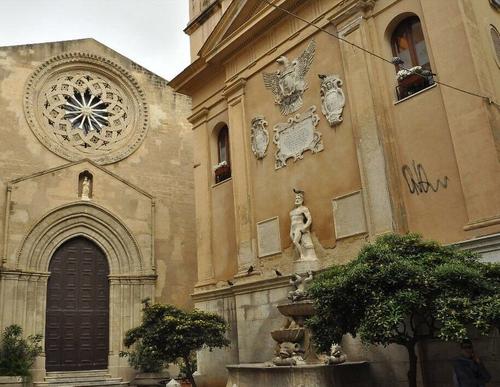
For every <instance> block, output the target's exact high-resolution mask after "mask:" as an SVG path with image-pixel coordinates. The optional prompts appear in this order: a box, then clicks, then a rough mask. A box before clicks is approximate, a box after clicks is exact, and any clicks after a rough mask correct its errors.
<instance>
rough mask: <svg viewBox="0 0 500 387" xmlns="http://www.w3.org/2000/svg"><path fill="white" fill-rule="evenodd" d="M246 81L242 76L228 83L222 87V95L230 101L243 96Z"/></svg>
mask: <svg viewBox="0 0 500 387" xmlns="http://www.w3.org/2000/svg"><path fill="white" fill-rule="evenodd" d="M246 83H247V81H246V79H244V78H238V79H237V80H236V81H234V82H232V83H230V84H229V85H227V86H226V87H225V88H224V91H223V92H222V95H223V96H224V98H226V99H227V100H228V101H232V100H234V99H235V98H238V97H241V96H243V94H245V85H246Z"/></svg>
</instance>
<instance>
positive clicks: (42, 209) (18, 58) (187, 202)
mask: <svg viewBox="0 0 500 387" xmlns="http://www.w3.org/2000/svg"><path fill="white" fill-rule="evenodd" d="M0 112H1V115H2V120H1V122H0V133H2V140H1V141H0V149H1V151H0V190H1V191H2V192H3V194H2V195H0V208H2V214H3V215H2V221H1V222H0V230H1V231H0V232H1V235H2V238H1V241H0V251H1V252H2V254H1V262H0V328H3V327H6V326H8V325H10V324H19V325H20V326H21V327H22V328H23V329H24V332H25V334H39V333H40V334H42V335H43V336H44V339H43V347H44V352H43V354H42V355H41V356H40V357H39V358H38V359H37V361H36V363H35V366H34V370H33V376H34V381H35V382H41V381H43V380H44V378H45V377H46V376H47V375H50V374H48V373H50V372H56V373H61V372H74V371H88V370H92V371H95V370H102V372H104V373H105V374H108V373H109V374H110V375H111V376H112V377H115V378H122V379H123V380H125V381H128V380H130V379H131V377H132V376H133V372H134V371H133V370H132V369H131V368H130V367H129V366H128V363H127V360H126V359H123V358H120V357H119V353H120V351H121V350H124V348H123V343H122V341H123V337H124V334H125V332H126V331H127V330H128V329H130V328H132V327H134V326H136V325H137V324H138V323H139V321H140V318H141V310H142V304H141V301H142V300H143V299H145V298H150V299H152V300H159V301H162V302H168V303H173V304H176V305H178V306H183V307H186V308H189V307H191V306H192V302H191V300H190V297H189V294H190V292H191V290H192V287H193V284H194V282H195V280H196V271H195V270H193V269H192V268H193V267H194V266H195V262H196V248H195V244H194V235H195V223H194V196H193V179H192V146H191V141H190V132H191V128H190V124H189V122H188V121H187V119H186V117H187V116H188V115H189V112H190V100H189V98H188V97H185V96H183V95H180V94H177V93H175V92H174V91H173V90H172V89H171V88H170V87H169V86H168V84H167V82H166V81H165V80H164V79H162V78H160V77H158V76H156V75H155V74H153V73H151V72H149V71H147V70H146V69H144V68H142V67H141V66H139V65H137V64H136V63H134V62H132V61H131V60H129V59H127V58H125V57H123V56H122V55H120V54H118V53H116V52H114V51H113V50H111V49H109V48H107V47H106V46H104V45H102V44H100V43H98V42H97V41H95V40H92V39H84V40H76V41H68V42H56V43H46V44H36V45H27V46H15V47H2V48H0ZM186 268H189V270H186Z"/></svg>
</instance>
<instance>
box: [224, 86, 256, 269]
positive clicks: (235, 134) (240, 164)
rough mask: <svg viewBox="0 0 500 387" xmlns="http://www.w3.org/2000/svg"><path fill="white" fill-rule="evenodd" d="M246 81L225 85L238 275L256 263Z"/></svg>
mask: <svg viewBox="0 0 500 387" xmlns="http://www.w3.org/2000/svg"><path fill="white" fill-rule="evenodd" d="M245 83H246V80H245V79H238V80H236V81H235V82H233V83H231V84H230V85H227V86H226V88H225V89H224V97H225V98H226V100H227V106H228V115H229V143H230V151H231V173H232V178H233V197H234V211H235V231H236V246H237V251H238V274H239V275H244V274H247V271H248V269H249V268H250V266H253V267H254V268H255V267H256V263H255V260H256V252H255V237H254V235H253V230H254V219H253V211H252V204H251V203H252V202H251V200H252V199H251V194H252V183H251V179H250V170H249V165H248V159H249V149H250V144H249V136H248V135H247V130H246V123H247V120H246V115H245ZM254 273H255V272H254Z"/></svg>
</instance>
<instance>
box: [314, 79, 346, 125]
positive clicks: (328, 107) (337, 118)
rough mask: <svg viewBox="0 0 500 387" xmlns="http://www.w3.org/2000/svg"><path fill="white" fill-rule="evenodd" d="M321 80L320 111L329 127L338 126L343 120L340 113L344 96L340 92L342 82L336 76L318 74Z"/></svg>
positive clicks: (343, 103)
mask: <svg viewBox="0 0 500 387" xmlns="http://www.w3.org/2000/svg"><path fill="white" fill-rule="evenodd" d="M318 77H319V79H321V91H320V92H321V111H322V112H323V114H324V115H325V117H326V119H327V120H328V123H329V124H330V126H335V125H338V124H340V123H341V122H342V121H343V120H344V119H343V118H342V113H343V111H344V106H345V96H344V92H343V91H342V89H341V87H342V80H341V79H340V77H339V76H338V75H324V74H318Z"/></svg>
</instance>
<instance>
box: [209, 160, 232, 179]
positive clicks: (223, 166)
mask: <svg viewBox="0 0 500 387" xmlns="http://www.w3.org/2000/svg"><path fill="white" fill-rule="evenodd" d="M213 169H214V175H215V183H220V182H221V181H224V180H227V179H229V178H230V177H231V167H230V166H229V164H228V162H227V161H226V160H223V161H221V162H220V163H218V164H215V165H214V167H213Z"/></svg>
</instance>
